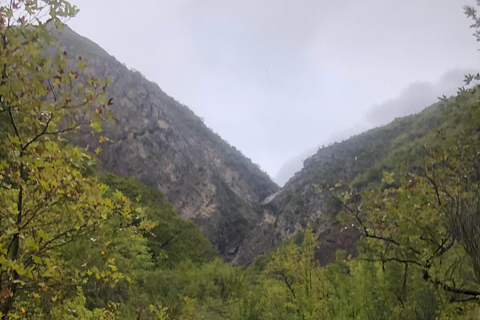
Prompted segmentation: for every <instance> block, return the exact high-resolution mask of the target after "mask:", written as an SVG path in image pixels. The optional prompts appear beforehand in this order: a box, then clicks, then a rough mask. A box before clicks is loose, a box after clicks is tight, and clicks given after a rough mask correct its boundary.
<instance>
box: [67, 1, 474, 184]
mask: <svg viewBox="0 0 480 320" xmlns="http://www.w3.org/2000/svg"><path fill="white" fill-rule="evenodd" d="M71 2H72V3H74V4H76V5H77V6H78V7H79V8H80V10H81V11H80V13H79V14H78V16H77V17H76V18H74V19H72V20H71V21H70V22H69V25H70V26H71V27H72V28H73V29H74V30H75V31H77V32H78V33H80V34H81V35H83V36H86V37H88V38H90V39H91V40H93V41H95V42H96V43H98V44H99V45H100V46H101V47H103V48H104V49H105V50H107V52H109V53H110V54H112V55H114V56H115V57H116V58H117V59H118V60H119V61H121V62H123V63H125V64H126V65H127V66H128V67H129V68H133V69H136V70H139V71H140V72H142V73H143V74H144V75H145V76H146V77H147V79H149V80H152V81H154V82H156V83H158V85H159V86H160V87H161V88H162V89H163V90H164V91H165V92H166V93H167V94H169V95H170V96H172V97H174V98H175V99H176V100H178V101H180V102H181V103H183V104H185V105H187V106H188V107H190V108H191V109H192V110H193V111H194V112H195V113H196V114H197V115H198V116H200V117H202V118H204V119H205V123H206V124H207V126H209V127H210V128H212V129H213V130H214V131H215V132H217V133H218V134H220V136H222V137H223V138H224V139H225V140H227V141H228V142H230V144H232V145H234V146H236V147H237V148H238V149H240V150H241V151H242V152H243V153H244V154H245V155H246V156H248V157H249V158H251V159H252V161H253V162H255V163H258V164H260V166H261V167H262V169H264V170H266V171H267V172H268V173H269V174H270V175H271V176H276V175H277V173H278V171H279V170H280V168H281V167H282V165H283V164H284V163H286V162H287V161H288V160H290V159H292V158H294V157H296V156H298V155H299V154H302V153H303V152H305V150H308V149H311V148H312V147H315V146H318V145H322V144H326V143H328V142H331V141H332V140H335V139H343V138H346V137H348V136H349V135H351V134H355V133H359V131H362V130H365V129H368V128H370V127H374V126H377V125H379V124H382V123H387V122H388V121H391V120H392V119H393V118H394V117H395V116H401V115H406V114H409V113H412V112H417V111H419V110H421V109H422V108H423V107H425V106H427V105H428V104H431V103H433V102H435V101H436V97H437V96H438V95H440V94H441V93H442V92H443V93H445V94H451V93H453V92H454V90H455V88H456V87H458V86H460V85H462V80H463V73H464V72H465V70H472V69H473V70H476V68H477V65H478V60H479V57H480V56H479V52H478V51H477V48H479V47H480V46H479V45H478V44H477V43H476V41H475V39H474V37H473V36H472V35H471V34H472V30H471V29H469V25H470V24H471V23H470V21H469V20H467V19H466V17H465V16H464V14H463V9H462V7H463V6H464V5H466V4H470V5H472V4H474V3H475V1H474V0H460V1H459V0H362V1H360V0H338V1H332V0H289V1H287V0H241V1H240V0H238V1H237V0H136V1H124V0H72V1H71Z"/></svg>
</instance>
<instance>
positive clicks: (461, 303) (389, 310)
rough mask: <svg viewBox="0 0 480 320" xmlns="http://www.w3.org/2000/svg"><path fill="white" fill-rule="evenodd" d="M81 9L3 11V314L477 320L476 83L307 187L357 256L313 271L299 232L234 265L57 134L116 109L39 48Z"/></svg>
mask: <svg viewBox="0 0 480 320" xmlns="http://www.w3.org/2000/svg"><path fill="white" fill-rule="evenodd" d="M76 11H77V9H76V8H75V7H72V6H71V5H70V4H69V3H68V2H67V1H63V0H56V1H47V0H44V1H27V0H24V1H22V0H19V1H16V2H10V4H9V5H5V6H2V7H1V10H0V32H1V39H0V43H1V49H0V60H1V61H0V65H2V66H3V67H2V71H1V73H2V75H1V77H2V79H1V81H0V124H1V126H2V131H1V132H0V139H1V145H0V146H1V148H0V204H1V206H0V317H1V319H272V320H273V319H275V320H278V319H452V318H463V319H477V318H479V317H480V308H479V305H478V301H479V300H478V299H479V296H480V239H479V234H480V233H479V232H478V231H479V230H480V218H479V208H480V197H479V195H480V153H479V150H480V110H479V108H480V100H479V96H478V93H476V92H475V91H476V90H477V87H472V89H469V90H461V91H460V92H459V94H458V95H457V96H456V97H454V98H451V99H448V100H447V99H443V100H442V101H441V104H442V107H441V108H440V109H441V110H437V112H441V114H442V116H438V117H437V115H435V117H434V118H430V119H446V120H445V121H434V123H435V125H431V126H430V125H429V126H428V127H435V128H436V130H435V131H430V130H426V129H425V126H423V127H421V128H420V129H418V130H419V131H422V130H423V131H424V132H423V131H422V132H421V134H418V135H417V136H416V138H415V139H416V140H415V139H414V138H412V137H410V136H408V135H409V133H408V132H406V131H404V132H403V133H402V134H400V135H398V137H397V138H396V141H400V140H402V139H407V140H409V141H411V143H412V145H411V146H412V147H411V148H409V149H408V152H407V149H404V150H398V149H395V148H393V149H392V148H390V149H389V150H390V151H389V152H390V153H389V154H390V155H391V156H389V157H386V158H385V159H384V160H382V161H381V162H379V163H377V164H376V165H375V166H374V167H372V170H371V171H369V172H366V173H365V174H363V175H357V176H356V178H355V179H350V181H346V183H345V181H344V183H343V184H339V183H338V184H335V185H333V186H331V185H329V183H328V182H325V183H324V184H323V185H322V186H318V192H322V193H326V194H328V195H329V196H330V197H331V201H334V202H336V203H337V204H338V212H337V213H338V219H339V221H341V223H343V224H348V225H349V226H350V225H353V226H355V227H356V228H358V229H359V230H360V232H361V233H362V235H363V236H362V238H361V239H360V241H359V244H358V246H359V256H358V257H356V258H352V257H346V256H345V254H344V253H343V252H341V251H339V252H337V255H336V258H335V261H334V262H333V263H331V264H329V265H327V266H324V267H321V266H320V265H319V263H318V261H317V260H316V259H315V250H316V249H317V248H318V247H319V245H321V244H319V243H318V241H317V236H316V234H315V229H312V228H311V227H307V228H306V230H305V232H304V233H302V234H300V235H298V236H297V237H296V238H294V239H292V240H290V241H287V242H285V243H283V244H282V245H281V246H280V247H279V248H277V249H276V250H275V251H273V252H270V253H268V254H266V255H263V256H259V257H257V258H256V259H255V260H254V262H253V263H252V264H251V265H250V266H248V268H232V267H230V266H229V265H227V264H225V263H224V262H223V261H222V260H221V259H219V258H218V257H217V256H216V253H215V251H214V249H213V247H212V245H211V244H210V243H209V242H208V240H206V239H205V238H204V237H203V236H202V234H201V232H200V230H199V229H198V228H197V227H196V226H195V225H194V224H193V223H192V222H188V221H184V220H182V219H180V218H178V217H177V214H176V212H175V211H174V210H173V208H172V206H171V205H170V204H169V203H168V201H166V199H165V197H164V196H163V195H162V194H161V192H159V191H158V190H155V189H152V188H149V187H146V186H144V185H142V184H141V183H139V182H138V181H137V180H135V179H132V178H123V177H117V176H115V175H113V174H110V173H103V174H100V173H99V172H98V171H97V167H96V160H95V155H93V154H89V153H88V152H87V151H85V150H84V149H81V148H79V147H76V146H73V145H71V144H69V143H68V142H67V138H68V134H70V133H71V132H73V131H75V130H77V129H78V128H80V127H82V126H83V127H84V128H85V127H90V128H91V130H92V134H94V135H96V136H97V137H98V139H99V141H101V142H102V143H106V138H105V137H103V136H102V135H101V134H102V132H101V127H100V122H101V121H103V120H105V119H108V118H111V117H112V115H111V114H110V113H109V111H108V107H109V105H110V104H111V103H112V101H111V100H110V99H109V98H108V97H107V96H105V88H106V86H108V79H104V80H103V79H93V78H89V77H88V76H86V75H84V74H82V70H83V69H84V67H85V62H84V61H82V59H79V60H78V61H77V64H76V66H75V67H71V66H70V67H69V63H68V61H67V58H68V52H58V53H57V54H47V52H49V50H47V48H50V49H51V48H52V46H54V41H55V40H54V39H53V38H52V36H51V33H50V32H49V29H51V28H60V27H61V26H62V24H61V21H62V19H64V18H68V17H71V16H73V15H75V13H76ZM467 14H468V15H469V16H470V17H472V18H474V20H475V24H474V27H475V28H477V29H478V28H479V27H480V22H479V21H478V19H477V17H476V12H475V11H474V10H473V9H472V8H469V9H468V10H467ZM45 15H46V16H48V19H47V20H42V19H44V18H39V17H40V16H45ZM37 18H38V19H37ZM50 51H51V50H50ZM477 78H478V76H471V77H468V80H470V81H471V80H478V79H477ZM439 114H440V113H439ZM444 115H448V116H446V117H445V116H444ZM418 119H420V120H421V118H418ZM415 121H416V120H415ZM415 121H414V122H415ZM414 122H413V123H414ZM397 123H398V122H397ZM405 123H406V127H407V128H409V126H410V125H411V124H412V122H408V121H406V122H405ZM417 133H418V132H417ZM410 134H411V133H410ZM417 138H418V139H417ZM409 143H410V142H409ZM414 146H415V148H414ZM392 150H394V151H392ZM99 152H101V150H100V149H97V153H99ZM399 159H400V160H405V161H402V162H403V164H404V165H403V166H399V164H398V160H399ZM407 160H408V161H407ZM395 161H397V162H395ZM378 172H381V177H379V173H378ZM379 180H381V182H379Z"/></svg>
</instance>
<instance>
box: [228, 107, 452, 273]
mask: <svg viewBox="0 0 480 320" xmlns="http://www.w3.org/2000/svg"><path fill="white" fill-rule="evenodd" d="M440 109H441V103H437V104H434V105H432V106H430V107H428V108H426V109H425V110H424V111H422V112H421V113H419V114H416V115H411V116H407V117H403V118H398V119H396V120H395V121H393V122H392V123H390V124H389V125H386V126H383V127H379V128H376V129H373V130H370V131H368V132H365V133H363V134H360V135H357V136H354V137H351V138H350V139H348V140H346V141H342V142H340V143H334V144H332V145H330V146H328V147H325V148H322V149H319V150H318V151H317V153H316V154H315V155H313V156H311V157H310V158H308V159H307V160H305V162H304V167H303V169H302V170H301V171H300V172H298V173H296V174H295V175H294V176H293V177H292V178H291V179H290V180H289V181H288V182H287V183H286V185H285V186H284V187H283V188H282V189H281V190H280V191H279V192H278V194H277V195H276V196H275V197H274V198H273V199H272V200H271V201H269V202H268V203H265V204H264V206H265V207H266V208H269V209H270V211H269V212H268V213H267V214H266V215H265V216H264V219H263V221H262V222H260V223H259V224H258V225H257V226H256V227H255V228H254V229H253V230H252V231H251V233H250V234H249V235H248V237H247V239H248V240H247V242H246V243H244V245H243V246H242V247H241V248H240V250H239V254H238V255H237V257H236V260H235V262H236V263H239V264H242V263H248V262H249V261H251V259H253V258H254V257H255V256H257V255H259V254H262V253H264V252H267V251H269V250H271V249H272V248H274V247H276V246H277V245H278V244H280V243H281V242H282V241H284V240H286V239H289V238H291V237H292V236H294V235H295V234H297V233H298V232H299V231H300V232H301V231H303V230H304V229H305V227H306V226H307V224H309V223H310V224H312V225H313V226H314V228H315V229H316V230H317V231H318V232H319V234H320V237H319V239H320V246H319V248H318V250H317V258H318V259H319V260H320V261H321V262H322V263H327V262H328V261H329V260H330V259H331V258H332V256H333V253H334V252H335V251H336V250H337V249H343V250H346V252H347V253H348V254H355V253H356V240H357V238H358V233H357V230H356V228H352V227H351V225H347V226H343V225H340V223H338V221H337V220H336V214H337V213H338V211H339V209H340V206H339V204H338V203H337V202H336V201H335V200H334V199H332V198H331V196H329V194H328V193H326V192H320V190H319V189H321V188H318V187H321V186H322V181H327V182H328V183H329V184H330V185H334V184H336V183H342V184H346V183H350V184H353V185H356V186H358V187H360V186H365V185H372V186H373V185H378V184H380V183H381V179H382V172H383V171H384V170H387V171H393V170H395V168H397V167H398V166H400V165H403V166H405V167H408V168H411V170H415V168H416V167H420V166H421V163H420V160H421V159H420V158H419V157H418V155H417V154H415V155H414V153H415V152H417V151H418V150H419V148H421V147H422V145H423V141H425V139H426V137H427V136H428V135H431V133H432V129H433V128H439V127H440V126H441V125H442V124H443V123H445V122H446V121H447V118H446V117H445V114H444V113H443V112H442V111H441V110H440ZM448 121H450V123H454V122H453V119H448Z"/></svg>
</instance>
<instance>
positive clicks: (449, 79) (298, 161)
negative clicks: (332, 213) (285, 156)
mask: <svg viewBox="0 0 480 320" xmlns="http://www.w3.org/2000/svg"><path fill="white" fill-rule="evenodd" d="M473 72H474V70H473V69H454V70H449V71H447V72H446V73H444V74H443V75H442V76H441V77H440V79H439V80H438V81H437V82H435V83H431V82H426V81H417V82H413V83H411V84H410V85H408V86H407V87H406V88H405V89H404V90H402V91H401V93H400V94H399V95H398V96H397V97H396V98H393V99H388V100H386V101H384V102H382V103H380V104H374V105H372V106H371V107H370V108H369V109H368V110H367V112H366V114H365V116H364V117H363V118H361V119H360V121H359V122H358V123H357V124H356V125H354V126H352V127H350V128H348V129H343V130H339V131H337V132H335V133H333V134H332V135H331V136H330V137H328V139H326V140H325V141H323V142H321V144H325V145H328V144H330V143H333V142H336V141H342V140H345V139H348V138H349V137H351V136H353V135H356V134H359V133H362V132H364V131H366V130H368V129H372V128H375V127H378V126H381V125H385V124H388V123H390V122H391V121H393V120H394V119H395V118H398V117H402V116H406V115H410V114H414V113H418V112H420V111H422V110H423V109H424V108H426V107H428V106H430V105H431V104H433V103H435V102H437V101H438V97H441V96H443V95H445V96H447V97H449V96H451V95H453V94H455V93H456V91H457V89H458V88H459V87H460V86H462V85H463V79H464V75H465V74H468V73H473ZM316 151H317V150H316V148H315V149H308V150H306V151H304V152H303V153H302V154H300V155H299V156H296V157H294V158H292V159H291V160H289V161H287V162H286V163H285V164H284V165H283V166H282V167H281V168H280V170H279V171H278V173H277V174H276V175H275V178H274V179H275V182H277V183H278V184H279V185H283V184H285V183H286V182H287V181H288V179H289V178H291V177H292V176H293V174H294V173H295V172H298V171H300V170H301V169H302V168H303V160H305V159H306V158H308V157H309V156H311V155H313V154H314V153H315V152H316Z"/></svg>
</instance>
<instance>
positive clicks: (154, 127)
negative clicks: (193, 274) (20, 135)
mask: <svg viewBox="0 0 480 320" xmlns="http://www.w3.org/2000/svg"><path fill="white" fill-rule="evenodd" d="M57 37H58V39H59V42H60V46H61V47H62V48H64V49H65V50H66V51H67V52H68V53H69V54H70V55H74V56H75V57H78V56H81V57H82V58H83V59H84V60H86V61H88V63H89V66H88V68H87V70H86V72H87V74H89V75H90V76H94V77H98V78H105V77H110V78H111V80H112V81H111V85H109V87H108V89H107V91H108V94H109V96H110V97H112V98H113V103H114V105H113V107H112V111H113V112H114V114H115V117H116V119H117V121H116V123H115V124H114V125H111V124H110V125H109V124H106V126H105V127H104V134H105V135H106V136H107V137H109V138H110V139H112V140H113V142H112V143H104V144H102V145H101V148H102V149H103V151H102V152H101V153H100V154H99V158H100V159H101V161H102V163H103V166H104V168H105V169H106V170H108V171H112V172H113V173H115V174H117V175H121V176H132V177H136V178H138V179H139V180H140V181H141V182H142V183H144V184H146V185H149V186H152V187H155V188H157V189H159V190H161V191H163V192H164V193H165V194H166V196H167V197H168V200H169V201H170V202H171V203H172V204H173V205H174V206H175V208H176V209H177V211H178V213H179V215H180V216H181V217H183V218H185V219H190V220H193V221H194V222H196V223H197V224H198V225H200V226H201V228H202V230H203V232H204V234H205V235H206V236H207V237H208V238H209V239H210V240H211V241H212V242H213V244H214V245H215V246H216V248H217V249H218V251H219V252H220V254H222V255H223V257H224V258H225V259H226V260H228V261H231V260H233V259H234V258H235V257H236V254H237V250H238V248H239V246H240V245H241V243H242V242H243V241H244V239H245V237H246V235H247V233H248V232H249V231H250V230H251V229H252V228H253V227H254V226H255V225H258V224H259V223H260V221H261V219H263V216H264V213H263V211H264V209H263V208H262V206H261V205H260V203H261V202H262V201H263V200H264V199H265V198H266V197H267V196H269V195H270V194H272V193H274V192H276V191H277V189H278V187H277V185H276V184H275V183H274V182H272V181H271V180H270V178H269V177H268V176H267V175H266V174H265V173H264V172H262V171H261V170H260V169H259V168H258V167H257V166H256V165H254V164H253V163H252V162H251V161H250V160H249V159H247V158H246V157H244V156H243V155H242V154H241V153H240V152H239V151H237V150H236V149H235V148H234V147H231V146H230V145H229V144H228V143H226V142H225V141H223V140H222V139H221V138H220V137H219V136H218V135H217V134H215V133H213V132H212V131H211V130H210V129H208V128H207V127H206V126H205V125H204V124H203V122H202V121H201V119H200V118H198V117H197V116H196V115H195V114H194V113H193V112H192V111H191V110H189V109H188V108H187V107H186V106H184V105H182V104H180V103H179V102H177V101H175V100H174V99H172V98H171V97H169V96H168V95H166V94H165V93H164V92H163V91H162V90H161V89H160V88H159V87H158V86H157V85H156V84H154V83H152V82H149V81H148V80H146V79H145V78H144V77H143V76H142V75H141V74H140V73H138V72H134V71H131V70H128V69H127V68H126V67H125V66H124V65H122V64H121V63H119V62H118V61H117V60H115V58H113V57H111V56H109V55H108V54H107V53H106V52H105V51H104V50H102V49H101V48H100V47H98V46H97V45H95V44H94V43H92V42H91V41H89V40H88V39H85V38H83V37H81V36H79V35H77V34H75V33H74V32H73V31H72V30H70V29H68V28H65V29H63V30H62V31H61V32H60V34H59V35H58V36H57ZM77 142H78V143H79V144H81V145H85V146H87V145H88V146H90V148H91V149H92V150H94V149H95V148H96V147H97V146H98V145H97V142H96V141H95V140H94V139H92V138H91V137H90V136H89V135H88V134H83V135H79V136H78V137H77Z"/></svg>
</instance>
